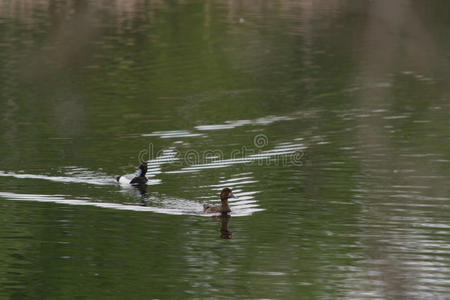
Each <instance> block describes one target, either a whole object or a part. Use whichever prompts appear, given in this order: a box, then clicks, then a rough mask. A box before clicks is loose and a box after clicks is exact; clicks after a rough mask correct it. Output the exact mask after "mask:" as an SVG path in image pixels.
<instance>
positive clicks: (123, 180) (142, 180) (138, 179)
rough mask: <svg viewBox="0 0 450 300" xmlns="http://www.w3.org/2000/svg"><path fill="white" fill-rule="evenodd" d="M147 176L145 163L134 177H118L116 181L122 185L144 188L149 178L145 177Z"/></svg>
mask: <svg viewBox="0 0 450 300" xmlns="http://www.w3.org/2000/svg"><path fill="white" fill-rule="evenodd" d="M145 174H147V163H146V162H143V163H142V164H140V165H139V167H138V169H137V170H136V173H135V174H134V177H132V176H133V175H131V174H130V175H122V176H117V177H116V180H117V182H118V183H120V184H131V185H134V186H142V185H145V184H146V183H147V181H148V179H147V177H145Z"/></svg>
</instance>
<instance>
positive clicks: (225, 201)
mask: <svg viewBox="0 0 450 300" xmlns="http://www.w3.org/2000/svg"><path fill="white" fill-rule="evenodd" d="M220 201H221V202H222V209H223V210H224V211H231V210H230V207H229V206H228V198H221V199H220Z"/></svg>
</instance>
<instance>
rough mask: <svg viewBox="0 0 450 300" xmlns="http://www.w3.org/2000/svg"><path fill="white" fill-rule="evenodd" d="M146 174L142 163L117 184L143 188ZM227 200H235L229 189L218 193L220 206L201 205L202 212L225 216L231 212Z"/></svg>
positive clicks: (120, 178) (119, 178) (145, 167)
mask: <svg viewBox="0 0 450 300" xmlns="http://www.w3.org/2000/svg"><path fill="white" fill-rule="evenodd" d="M146 173H147V163H145V162H144V163H142V164H141V165H140V166H139V168H138V169H137V171H136V173H135V174H134V177H131V176H127V175H123V176H118V177H116V180H117V182H119V183H121V184H131V185H133V186H136V187H140V186H144V185H145V184H146V183H147V181H148V179H147V177H145V174H146ZM229 198H236V197H235V196H234V195H233V192H232V190H231V189H229V188H224V189H223V190H222V192H220V202H221V204H220V205H212V204H208V203H205V204H203V212H204V213H207V214H211V213H222V214H227V213H229V212H231V209H230V206H229V205H228V199H229Z"/></svg>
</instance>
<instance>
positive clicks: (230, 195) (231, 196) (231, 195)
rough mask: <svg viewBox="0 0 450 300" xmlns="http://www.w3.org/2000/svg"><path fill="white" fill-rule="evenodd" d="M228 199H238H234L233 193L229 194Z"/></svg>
mask: <svg viewBox="0 0 450 300" xmlns="http://www.w3.org/2000/svg"><path fill="white" fill-rule="evenodd" d="M228 198H232V199H237V198H238V197H236V196H235V195H234V194H233V193H231V194H229V195H228Z"/></svg>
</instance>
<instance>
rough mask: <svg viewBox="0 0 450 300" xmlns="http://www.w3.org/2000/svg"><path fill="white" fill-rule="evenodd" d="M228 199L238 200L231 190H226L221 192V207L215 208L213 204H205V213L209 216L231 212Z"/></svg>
mask: <svg viewBox="0 0 450 300" xmlns="http://www.w3.org/2000/svg"><path fill="white" fill-rule="evenodd" d="M228 198H236V197H235V196H234V195H233V192H232V191H231V189H229V188H224V189H223V190H222V192H220V201H221V202H222V204H221V205H220V206H214V205H212V204H208V203H205V204H203V212H204V213H207V214H211V213H218V212H220V213H222V214H226V213H229V212H231V209H230V207H229V206H228Z"/></svg>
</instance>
